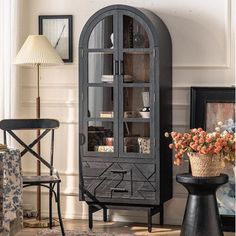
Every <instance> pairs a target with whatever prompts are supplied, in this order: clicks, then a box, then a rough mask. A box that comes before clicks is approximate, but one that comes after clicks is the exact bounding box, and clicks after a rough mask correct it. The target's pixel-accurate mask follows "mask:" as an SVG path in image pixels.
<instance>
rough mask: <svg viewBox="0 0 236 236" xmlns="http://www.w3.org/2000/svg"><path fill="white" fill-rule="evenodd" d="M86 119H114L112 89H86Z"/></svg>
mask: <svg viewBox="0 0 236 236" xmlns="http://www.w3.org/2000/svg"><path fill="white" fill-rule="evenodd" d="M88 117H91V118H113V117H114V107H113V87H88Z"/></svg>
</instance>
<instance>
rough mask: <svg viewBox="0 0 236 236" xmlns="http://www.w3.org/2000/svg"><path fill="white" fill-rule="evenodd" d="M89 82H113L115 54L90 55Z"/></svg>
mask: <svg viewBox="0 0 236 236" xmlns="http://www.w3.org/2000/svg"><path fill="white" fill-rule="evenodd" d="M88 82H89V83H112V82H113V54H109V53H89V55H88Z"/></svg>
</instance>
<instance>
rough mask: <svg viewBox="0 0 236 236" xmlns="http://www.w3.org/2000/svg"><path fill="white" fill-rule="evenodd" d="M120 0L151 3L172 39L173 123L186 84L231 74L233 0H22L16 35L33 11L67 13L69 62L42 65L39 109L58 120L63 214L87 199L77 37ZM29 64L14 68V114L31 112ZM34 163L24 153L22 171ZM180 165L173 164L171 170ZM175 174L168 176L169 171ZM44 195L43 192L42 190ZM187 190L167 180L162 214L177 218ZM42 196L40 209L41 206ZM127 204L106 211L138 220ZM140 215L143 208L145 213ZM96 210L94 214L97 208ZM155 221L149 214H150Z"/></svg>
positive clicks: (229, 79) (182, 121)
mask: <svg viewBox="0 0 236 236" xmlns="http://www.w3.org/2000/svg"><path fill="white" fill-rule="evenodd" d="M117 3H120V4H127V5H131V6H135V7H142V8H146V9H150V10H152V11H153V12H154V13H156V14H157V15H158V16H160V17H161V18H162V19H163V21H164V22H165V23H166V25H167V27H168V28H169V30H170V34H171V37H172V41H173V86H174V87H173V95H174V97H173V104H174V108H173V112H174V120H173V125H174V128H175V129H178V130H185V129H187V128H188V127H189V112H190V87H191V86H231V85H232V84H234V78H235V71H234V68H235V59H234V56H235V44H234V43H235V12H236V7H235V5H233V4H235V3H234V1H233V0H221V1H219V0H217V1H216V0H199V1H196V0H182V1H175V0H146V1H143V0H120V1H112V0H100V1H96V0H86V1H85V0H79V1H78V0H50V1H48V0H40V1H39V0H25V1H23V3H22V4H23V6H22V9H23V13H22V15H23V19H22V22H23V23H22V31H21V32H22V35H21V39H22V43H23V41H24V40H25V38H26V37H27V35H28V34H37V33H38V15H43V14H49V15H56V14H58V15H60V14H61V15H62V14H69V15H73V25H74V27H73V41H74V43H73V47H74V62H73V63H72V64H66V65H63V66H57V67H47V68H43V69H42V74H41V82H40V83H41V85H40V87H41V100H42V102H41V104H42V108H41V110H42V114H41V116H42V117H52V118H57V119H59V120H60V121H61V127H60V129H59V130H58V131H57V133H56V153H55V154H56V157H57V161H56V166H57V169H58V170H59V172H60V173H61V176H62V179H63V182H62V202H63V203H62V206H63V209H62V212H63V216H64V217H71V218H72V217H73V218H85V217H87V207H86V204H85V203H82V202H79V201H78V197H77V194H78V42H79V36H80V32H81V30H82V27H83V25H84V24H85V23H86V21H87V20H88V18H89V17H90V16H91V15H92V14H93V13H95V12H96V11H97V10H99V9H101V8H102V7H105V6H107V5H111V4H117ZM35 82H36V70H34V69H32V68H23V69H22V70H21V101H20V102H21V106H20V114H21V117H29V116H30V117H34V116H35V112H34V111H35V100H34V99H35V97H36V83H35ZM32 166H34V163H31V162H30V161H26V162H25V163H24V168H25V169H26V171H27V172H31V171H32V170H34V168H33V167H32ZM186 169H187V168H186V167H182V168H176V167H175V168H174V174H176V173H180V172H183V171H184V170H186ZM174 178H175V176H173V179H174ZM32 196H35V191H34V190H33V191H32V190H30V188H29V189H28V190H25V192H24V201H25V202H26V203H32V204H33V203H35V200H33V198H32ZM43 196H44V197H46V194H43ZM185 203H186V193H185V191H184V190H183V188H182V187H181V186H179V185H178V184H176V183H175V184H174V198H173V200H171V201H169V202H168V203H166V206H165V208H166V214H165V222H166V223H168V224H180V223H181V220H182V216H183V211H184V206H185ZM45 204H46V201H44V207H43V212H44V213H46V212H47V209H48V208H47V205H45ZM138 215H141V214H135V213H134V212H133V211H117V212H114V211H113V212H111V218H112V219H115V220H124V221H144V222H146V218H144V217H142V216H138ZM144 215H145V216H146V213H144ZM95 217H97V219H101V214H100V213H96V214H95ZM154 222H155V221H154Z"/></svg>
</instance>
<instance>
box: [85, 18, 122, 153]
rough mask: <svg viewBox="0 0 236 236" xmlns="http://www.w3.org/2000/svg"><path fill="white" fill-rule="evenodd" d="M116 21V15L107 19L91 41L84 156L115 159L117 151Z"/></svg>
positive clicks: (88, 62)
mask: <svg viewBox="0 0 236 236" xmlns="http://www.w3.org/2000/svg"><path fill="white" fill-rule="evenodd" d="M114 19H115V17H114V15H109V16H104V18H102V19H101V20H100V21H99V22H98V23H97V24H96V25H95V26H94V28H93V29H92V30H91V34H90V36H89V40H88V48H87V65H86V67H87V73H86V76H87V81H86V84H85V85H86V86H85V88H86V89H85V91H84V93H85V97H86V99H85V100H84V107H85V113H86V118H85V122H84V123H85V132H84V133H85V134H86V137H85V140H86V141H87V142H86V145H85V153H87V154H88V155H91V156H114V154H115V153H117V151H118V150H117V149H118V140H117V137H118V125H117V117H116V116H117V113H118V112H117V111H118V102H117V101H116V97H117V94H118V86H116V85H117V82H116V75H115V73H114V70H115V68H114V64H115V63H114V61H115V57H116V54H115V53H116V48H115V47H116V46H117V45H115V44H116V41H115V40H114V32H115V30H114V29H115V27H114V25H115V24H116V23H115V22H114Z"/></svg>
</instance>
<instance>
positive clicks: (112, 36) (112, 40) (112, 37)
mask: <svg viewBox="0 0 236 236" xmlns="http://www.w3.org/2000/svg"><path fill="white" fill-rule="evenodd" d="M110 40H111V44H112V46H111V48H113V46H114V34H113V33H112V34H111V36H110Z"/></svg>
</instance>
